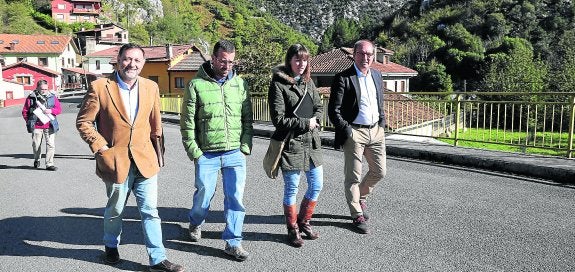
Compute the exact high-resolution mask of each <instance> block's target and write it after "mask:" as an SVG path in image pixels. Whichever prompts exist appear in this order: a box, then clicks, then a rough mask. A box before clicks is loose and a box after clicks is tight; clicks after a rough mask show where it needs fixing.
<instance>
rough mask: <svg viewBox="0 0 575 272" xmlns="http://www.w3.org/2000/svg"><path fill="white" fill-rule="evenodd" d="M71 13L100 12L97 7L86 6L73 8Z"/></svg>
mask: <svg viewBox="0 0 575 272" xmlns="http://www.w3.org/2000/svg"><path fill="white" fill-rule="evenodd" d="M72 13H76V14H100V10H99V9H86V8H74V9H72Z"/></svg>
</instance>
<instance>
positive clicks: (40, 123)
mask: <svg viewBox="0 0 575 272" xmlns="http://www.w3.org/2000/svg"><path fill="white" fill-rule="evenodd" d="M61 112H62V107H61V106H60V101H59V100H58V97H56V95H55V94H54V93H52V92H51V91H50V88H49V87H48V82H47V81H46V80H44V79H41V80H39V81H38V83H37V85H36V90H34V91H33V92H31V93H30V95H28V97H27V98H26V102H25V103H24V108H23V109H22V117H24V120H25V121H26V128H27V130H28V133H31V134H32V150H33V152H34V168H39V167H40V157H41V156H42V139H44V141H45V142H46V157H45V159H46V170H49V171H56V170H57V169H58V167H56V166H55V165H54V154H55V152H56V132H58V130H59V129H60V128H59V125H58V119H57V118H56V115H58V114H60V113H61Z"/></svg>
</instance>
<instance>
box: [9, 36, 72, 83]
mask: <svg viewBox="0 0 575 272" xmlns="http://www.w3.org/2000/svg"><path fill="white" fill-rule="evenodd" d="M0 55H1V56H3V57H4V65H6V67H8V66H9V68H10V71H13V70H14V69H16V70H19V71H17V72H8V73H6V72H5V74H4V79H5V80H12V81H16V82H20V83H23V84H24V86H25V87H24V89H25V90H29V89H30V88H32V89H33V88H34V87H35V84H36V82H37V80H38V79H39V78H38V77H42V78H44V77H45V78H46V79H49V81H51V80H52V79H51V78H54V77H55V78H54V79H53V82H54V84H55V85H54V86H53V87H54V90H55V91H59V86H60V83H61V79H60V75H61V69H62V68H68V67H76V66H77V64H78V62H77V58H78V48H77V47H76V45H75V44H74V43H73V42H72V36H68V35H22V34H0ZM22 63H25V64H22ZM16 64H17V65H16ZM13 65H14V66H13ZM6 67H3V70H5V68H6ZM39 71H41V72H39Z"/></svg>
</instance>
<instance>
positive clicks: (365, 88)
mask: <svg viewBox="0 0 575 272" xmlns="http://www.w3.org/2000/svg"><path fill="white" fill-rule="evenodd" d="M353 66H354V67H355V71H356V72H357V79H358V81H359V89H360V97H359V98H358V100H359V101H358V102H359V113H358V114H357V117H356V118H355V119H354V120H353V123H354V124H358V125H373V124H375V123H376V122H378V121H379V111H378V109H377V107H378V106H377V93H376V92H377V91H376V88H375V82H374V81H373V77H372V76H371V72H370V70H368V71H367V74H363V73H362V72H361V71H360V70H359V69H357V66H356V65H355V64H354V65H353Z"/></svg>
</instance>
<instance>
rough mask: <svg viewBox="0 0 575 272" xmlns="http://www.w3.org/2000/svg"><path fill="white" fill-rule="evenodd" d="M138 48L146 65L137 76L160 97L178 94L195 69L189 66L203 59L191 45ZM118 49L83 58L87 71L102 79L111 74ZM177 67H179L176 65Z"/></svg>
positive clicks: (98, 52)
mask: <svg viewBox="0 0 575 272" xmlns="http://www.w3.org/2000/svg"><path fill="white" fill-rule="evenodd" d="M142 49H144V54H145V57H146V65H144V68H143V69H142V72H141V73H140V76H142V77H145V78H149V79H151V80H153V81H155V82H156V83H158V86H159V87H160V93H162V94H168V93H177V94H179V93H181V91H183V88H184V87H185V84H187V81H186V80H187V79H188V78H189V79H191V77H192V76H193V75H195V72H197V68H199V65H198V66H197V68H194V67H196V66H194V65H193V63H194V62H196V61H200V60H205V59H206V57H205V56H204V55H203V54H198V52H200V50H199V49H198V48H197V47H196V46H195V45H193V44H186V45H172V44H167V45H160V46H143V47H142ZM119 50H120V46H114V47H112V48H109V49H106V50H102V51H97V52H94V53H91V54H88V55H86V59H87V62H86V63H87V64H86V65H87V67H88V71H90V72H92V73H95V74H103V75H104V76H108V75H110V74H112V73H113V72H114V66H115V65H116V63H117V60H116V58H117V56H118V51H119ZM190 55H191V56H190ZM182 61H183V62H182ZM180 62H182V63H180ZM178 64H180V65H179V66H176V65H178ZM200 65H201V64H200ZM194 69H196V70H194ZM189 79H188V81H189Z"/></svg>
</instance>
